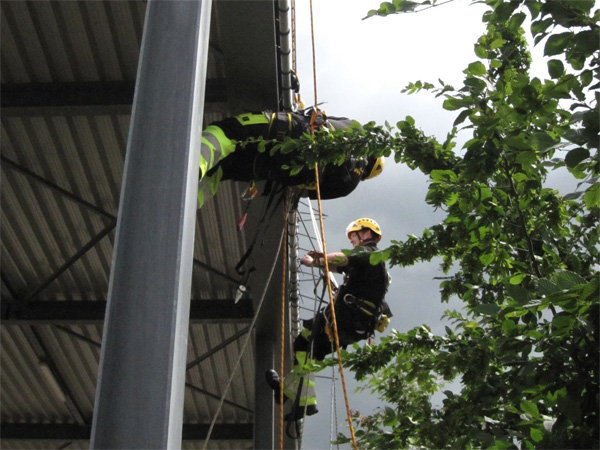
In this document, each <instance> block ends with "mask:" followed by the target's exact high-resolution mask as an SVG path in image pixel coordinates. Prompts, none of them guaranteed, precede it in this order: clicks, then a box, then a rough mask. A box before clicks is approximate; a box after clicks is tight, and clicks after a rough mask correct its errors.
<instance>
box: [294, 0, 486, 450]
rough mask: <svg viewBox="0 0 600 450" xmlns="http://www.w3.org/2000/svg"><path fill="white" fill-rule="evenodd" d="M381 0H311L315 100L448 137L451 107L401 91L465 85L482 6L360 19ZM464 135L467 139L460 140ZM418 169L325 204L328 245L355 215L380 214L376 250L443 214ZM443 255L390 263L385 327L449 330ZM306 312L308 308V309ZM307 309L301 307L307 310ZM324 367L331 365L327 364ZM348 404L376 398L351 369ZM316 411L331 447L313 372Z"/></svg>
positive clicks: (302, 42) (462, 2)
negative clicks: (423, 84)
mask: <svg viewBox="0 0 600 450" xmlns="http://www.w3.org/2000/svg"><path fill="white" fill-rule="evenodd" d="M379 4H380V2H379V1H378V0H375V1H372V0H368V1H367V0H314V1H313V15H314V27H315V41H316V44H315V45H316V73H317V99H318V101H319V103H321V102H323V103H324V105H322V106H321V109H324V110H326V111H327V113H329V114H331V115H335V116H345V117H350V118H352V119H355V120H357V121H358V122H360V123H366V122H369V121H375V122H377V123H379V124H383V123H385V121H386V120H387V121H388V122H390V123H391V124H395V123H396V122H397V121H399V120H402V119H404V118H405V117H406V116H407V115H410V116H412V117H414V118H415V120H416V124H417V126H418V127H419V128H421V129H422V130H423V131H424V132H425V133H426V134H428V135H433V136H436V137H437V139H438V140H439V141H443V140H444V139H445V137H446V135H447V133H448V131H449V130H450V129H451V128H452V122H453V121H454V118H455V115H454V114H451V113H448V112H445V111H444V110H443V109H442V108H441V102H442V100H441V99H435V98H434V96H433V95H431V94H426V93H424V94H416V95H410V96H408V95H405V94H402V93H401V92H400V91H401V90H402V88H404V87H405V86H406V84H408V82H410V81H416V80H422V81H430V82H435V81H437V79H438V78H441V79H443V80H444V81H445V82H447V83H450V84H454V85H455V86H460V85H461V84H462V80H463V77H464V74H463V73H462V71H463V70H464V68H465V67H466V66H467V65H468V64H469V63H470V62H473V61H475V60H476V56H475V54H474V52H473V44H474V43H475V41H476V40H477V38H478V37H479V36H480V35H481V34H482V33H483V32H484V25H483V24H482V22H481V15H482V13H483V11H484V9H483V8H482V7H481V6H480V5H479V6H478V7H475V6H471V5H470V1H469V0H457V1H455V2H453V3H452V4H449V5H447V6H442V7H438V8H434V9H430V10H428V11H425V12H422V13H418V14H403V15H394V16H389V17H387V18H379V17H373V18H370V19H368V20H361V19H362V18H363V17H365V16H366V14H367V12H368V11H369V9H376V8H377V7H378V6H379ZM309 13H310V4H309V0H296V16H297V18H296V21H297V22H296V24H297V46H296V48H297V57H298V61H297V68H298V74H299V77H300V84H301V91H300V93H301V95H302V98H303V99H304V101H305V103H306V106H309V105H312V104H314V90H313V67H312V48H311V40H310V39H311V38H310V17H309ZM465 140H466V138H465V139H463V140H462V141H463V142H464V141H465ZM426 181H427V180H426V178H425V176H423V175H422V174H421V173H420V172H412V171H411V170H410V169H408V168H406V167H404V166H401V165H397V164H395V163H394V162H393V161H391V160H388V161H387V164H386V167H385V170H384V172H383V174H382V175H380V176H379V177H377V178H375V179H373V180H369V181H366V182H364V183H362V184H361V185H360V186H359V187H358V188H357V189H356V191H354V192H353V193H352V194H351V195H349V196H348V197H346V198H342V199H336V200H328V201H324V202H323V208H324V213H325V214H326V215H327V216H328V217H327V219H326V220H325V236H326V242H327V250H328V252H333V251H337V250H339V249H340V248H348V247H349V245H348V241H347V239H346V237H345V228H346V226H347V224H348V223H350V222H351V221H353V220H355V219H357V218H359V217H370V218H372V219H375V220H376V221H377V222H378V223H379V225H380V226H381V228H382V231H383V239H382V242H381V244H380V246H379V247H380V248H386V247H387V246H389V244H390V240H392V239H394V240H404V239H405V237H406V236H407V235H408V234H415V235H417V236H419V235H421V233H422V231H423V230H424V229H425V228H427V227H429V226H431V225H434V224H436V223H439V222H440V221H441V220H443V216H442V215H441V214H439V212H438V213H436V212H434V211H433V209H432V208H431V207H430V206H429V205H427V204H426V203H425V201H424V199H425V194H426V189H427V184H426ZM438 267H439V262H435V263H423V264H419V265H416V266H414V267H410V268H397V267H395V268H392V269H391V270H390V273H391V275H392V279H393V281H392V285H391V286H390V290H389V292H388V295H387V300H388V302H389V303H390V305H391V308H392V310H393V313H394V317H393V318H392V320H391V324H390V327H389V328H388V329H392V328H394V329H396V330H399V331H401V332H405V331H408V330H410V329H411V328H413V327H415V326H418V325H421V324H427V325H429V326H430V327H431V329H432V330H433V331H434V333H443V326H444V324H443V323H442V322H441V320H440V318H441V316H442V314H443V312H444V310H445V309H448V308H449V307H452V308H460V304H458V303H455V304H451V305H447V304H441V303H440V296H439V280H434V277H436V276H441V275H443V274H442V273H440V272H439V270H438ZM305 314H306V313H305ZM305 314H304V315H305ZM326 372H327V374H330V373H331V372H329V371H326ZM345 377H346V382H347V383H348V389H349V395H350V400H349V403H350V408H351V409H358V410H361V411H362V412H365V413H368V412H369V411H370V410H372V409H373V408H375V407H377V406H378V402H377V400H376V399H375V397H374V396H370V395H366V394H360V395H359V394H356V393H354V388H355V386H356V383H353V374H352V373H350V372H345ZM317 389H318V398H319V409H320V412H319V414H318V415H316V416H312V417H308V418H307V419H306V423H305V432H304V442H303V445H304V448H306V449H320V448H329V427H328V424H329V406H328V403H329V397H330V395H329V394H330V389H331V383H330V382H328V381H327V380H324V379H317ZM337 392H338V394H337V397H338V401H337V404H338V408H337V411H338V422H339V423H340V424H341V425H340V431H347V423H346V424H345V425H344V422H345V420H346V414H345V408H344V402H343V396H342V391H341V384H340V383H339V382H338V384H337Z"/></svg>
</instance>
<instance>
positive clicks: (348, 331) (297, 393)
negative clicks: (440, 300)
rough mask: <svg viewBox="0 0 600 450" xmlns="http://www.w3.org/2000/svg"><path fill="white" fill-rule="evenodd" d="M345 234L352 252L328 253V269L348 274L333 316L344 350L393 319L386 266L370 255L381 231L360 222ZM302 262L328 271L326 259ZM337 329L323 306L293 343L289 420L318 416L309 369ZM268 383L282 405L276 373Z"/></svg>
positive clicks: (316, 256)
mask: <svg viewBox="0 0 600 450" xmlns="http://www.w3.org/2000/svg"><path fill="white" fill-rule="evenodd" d="M346 234H347V236H348V239H349V240H350V243H351V244H352V246H353V250H352V251H351V252H349V253H348V252H345V253H344V252H336V253H330V254H328V255H327V263H328V267H329V268H330V270H332V271H336V272H338V273H342V274H344V283H343V284H342V285H341V286H340V287H339V289H338V291H337V293H336V296H335V299H334V305H335V316H336V324H337V330H338V337H339V343H340V347H341V348H345V347H346V346H348V345H350V344H353V343H354V342H358V341H360V340H363V339H368V338H369V337H371V336H372V335H373V334H374V331H375V330H376V329H377V330H378V331H383V329H385V325H387V323H388V322H389V317H391V316H392V313H391V311H390V308H389V306H388V304H387V303H386V302H385V299H384V298H385V294H386V292H387V289H388V286H389V284H390V278H389V274H388V272H387V270H386V267H385V263H384V262H379V263H377V264H374V265H373V264H371V263H370V256H371V254H372V253H373V252H375V251H377V243H378V242H379V241H380V240H381V228H380V227H379V225H378V224H377V222H375V221H374V220H372V219H369V218H361V219H358V220H355V221H354V222H352V223H350V224H349V225H348V227H347V229H346ZM300 263H301V264H303V265H305V266H309V267H319V268H323V267H325V261H324V256H323V254H322V253H319V252H314V251H312V252H309V253H307V254H306V255H304V257H302V259H301V260H300ZM333 339H334V337H333V330H332V317H331V305H327V306H326V307H325V308H322V309H321V311H319V313H317V315H316V316H315V317H314V318H313V319H310V320H305V321H304V329H303V330H302V332H301V333H300V334H299V335H298V337H297V338H296V340H295V341H294V353H295V359H296V363H295V364H296V365H295V366H294V369H293V370H292V371H291V373H290V375H289V376H287V377H285V383H284V386H283V390H284V391H283V392H284V399H286V400H287V399H291V400H292V401H293V403H294V407H293V408H292V412H291V413H290V414H289V415H288V416H287V419H288V420H289V421H291V420H299V419H301V418H302V417H304V414H305V413H306V415H312V414H315V413H317V412H318V411H317V399H316V396H315V391H314V381H313V378H312V375H313V373H312V371H311V366H312V365H313V362H314V361H322V360H323V359H325V356H327V355H328V354H329V353H332V352H333V351H334V350H333V347H332V342H333ZM266 377H267V383H268V384H269V386H271V388H273V389H274V390H275V400H276V401H279V398H280V397H279V393H280V389H281V382H280V379H279V376H278V374H277V372H275V371H274V370H269V371H267V374H266Z"/></svg>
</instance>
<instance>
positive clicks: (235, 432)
mask: <svg viewBox="0 0 600 450" xmlns="http://www.w3.org/2000/svg"><path fill="white" fill-rule="evenodd" d="M208 427H209V425H207V424H183V433H182V438H183V440H186V441H188V440H202V439H206V434H207V431H208ZM91 428H92V427H91V426H90V425H75V424H65V423H63V424H47V423H7V422H2V424H0V439H2V440H9V439H14V440H26V441H32V440H49V439H60V440H69V441H75V440H87V439H89V438H90V432H91ZM252 428H253V424H251V423H243V424H228V423H222V424H216V425H215V428H214V429H213V432H212V434H211V435H210V438H211V440H212V439H218V440H249V439H252Z"/></svg>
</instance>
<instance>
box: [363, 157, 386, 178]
mask: <svg viewBox="0 0 600 450" xmlns="http://www.w3.org/2000/svg"><path fill="white" fill-rule="evenodd" d="M384 166H385V158H384V157H383V156H380V157H378V158H374V157H372V156H371V157H369V158H368V162H367V167H365V171H364V173H363V176H362V179H363V180H368V179H370V178H375V177H376V176H377V175H379V174H380V173H381V172H383V167H384Z"/></svg>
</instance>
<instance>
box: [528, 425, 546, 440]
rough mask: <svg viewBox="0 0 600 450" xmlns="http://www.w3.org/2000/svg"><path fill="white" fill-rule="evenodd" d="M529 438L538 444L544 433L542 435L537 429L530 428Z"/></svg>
mask: <svg viewBox="0 0 600 450" xmlns="http://www.w3.org/2000/svg"><path fill="white" fill-rule="evenodd" d="M529 436H531V439H533V440H534V441H535V442H540V441H541V440H542V439H543V438H544V433H542V431H541V430H539V429H538V428H530V429H529Z"/></svg>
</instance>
